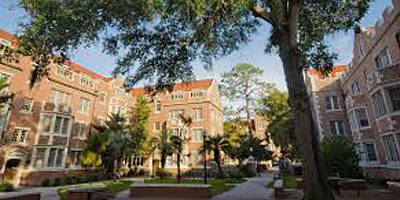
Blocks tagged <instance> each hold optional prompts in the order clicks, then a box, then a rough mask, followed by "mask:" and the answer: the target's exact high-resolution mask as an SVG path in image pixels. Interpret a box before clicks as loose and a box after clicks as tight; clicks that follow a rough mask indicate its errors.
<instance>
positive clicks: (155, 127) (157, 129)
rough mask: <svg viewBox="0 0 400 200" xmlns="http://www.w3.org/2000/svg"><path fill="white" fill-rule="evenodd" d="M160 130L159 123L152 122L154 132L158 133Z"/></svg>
mask: <svg viewBox="0 0 400 200" xmlns="http://www.w3.org/2000/svg"><path fill="white" fill-rule="evenodd" d="M160 130H161V123H160V122H154V131H160Z"/></svg>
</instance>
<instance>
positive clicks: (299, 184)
mask: <svg viewBox="0 0 400 200" xmlns="http://www.w3.org/2000/svg"><path fill="white" fill-rule="evenodd" d="M303 185H304V181H303V178H296V188H297V189H303Z"/></svg>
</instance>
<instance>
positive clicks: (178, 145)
mask: <svg viewBox="0 0 400 200" xmlns="http://www.w3.org/2000/svg"><path fill="white" fill-rule="evenodd" d="M170 141H171V145H172V148H173V150H174V152H175V154H176V166H177V168H178V173H177V177H176V181H177V182H178V183H179V182H180V181H181V156H182V150H183V143H184V140H183V139H182V138H181V137H179V136H177V135H172V136H171V138H170Z"/></svg>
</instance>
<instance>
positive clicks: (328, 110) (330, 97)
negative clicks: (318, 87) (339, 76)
mask: <svg viewBox="0 0 400 200" xmlns="http://www.w3.org/2000/svg"><path fill="white" fill-rule="evenodd" d="M327 97H328V98H329V104H330V105H331V109H328V107H327V105H325V109H326V111H327V112H331V111H340V110H342V106H341V105H340V99H339V97H338V96H337V95H327V96H325V99H324V102H325V104H326V103H328V102H326V98H327ZM333 97H336V99H337V105H338V107H339V108H335V104H334V101H333Z"/></svg>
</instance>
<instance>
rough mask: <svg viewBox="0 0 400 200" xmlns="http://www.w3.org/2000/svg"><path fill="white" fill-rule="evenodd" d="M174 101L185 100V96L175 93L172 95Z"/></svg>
mask: <svg viewBox="0 0 400 200" xmlns="http://www.w3.org/2000/svg"><path fill="white" fill-rule="evenodd" d="M171 99H172V100H178V99H183V94H182V93H180V92H175V93H173V94H172V95H171Z"/></svg>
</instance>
